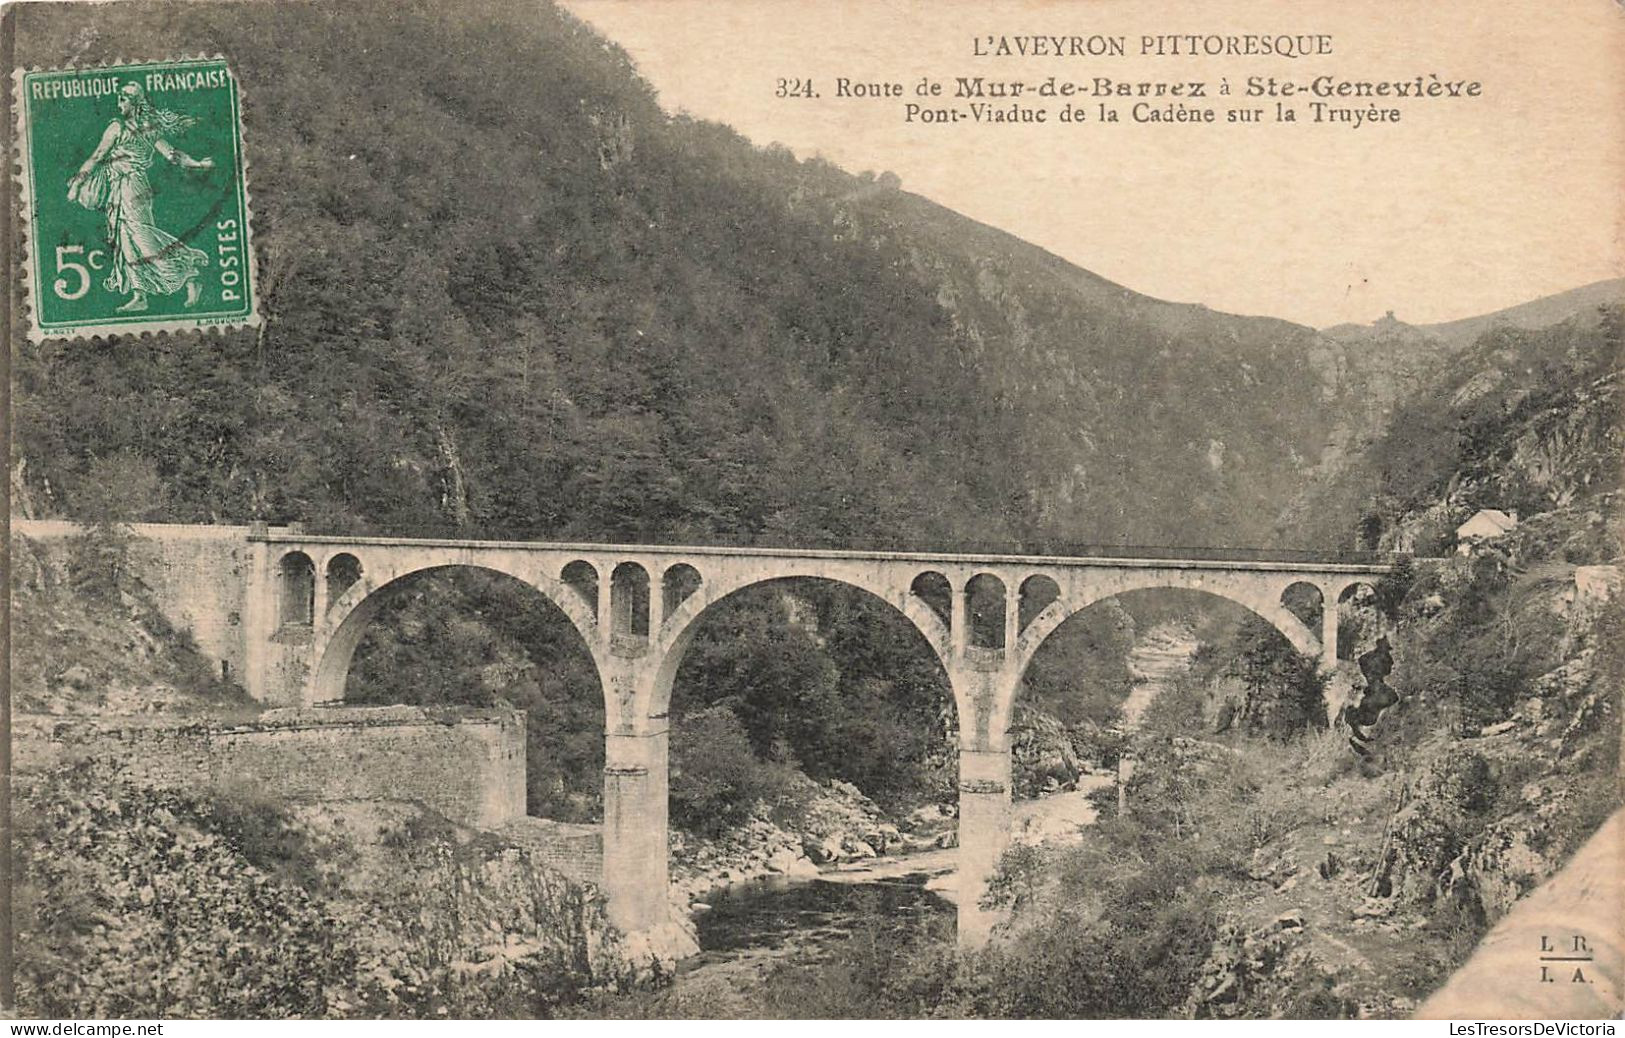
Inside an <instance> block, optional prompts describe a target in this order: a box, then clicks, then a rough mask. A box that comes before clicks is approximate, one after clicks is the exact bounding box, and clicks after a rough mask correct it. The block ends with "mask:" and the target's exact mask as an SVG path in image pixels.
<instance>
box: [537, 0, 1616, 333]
mask: <svg viewBox="0 0 1625 1038" xmlns="http://www.w3.org/2000/svg"><path fill="white" fill-rule="evenodd" d="M564 3H565V6H566V7H568V8H569V9H570V10H572V11H574V12H575V13H576V14H577V15H578V16H580V17H581V18H583V19H584V20H585V21H587V22H588V23H589V24H591V25H592V26H594V27H595V28H597V29H598V30H599V31H600V32H602V33H603V34H604V35H605V36H607V37H608V38H610V39H612V40H614V41H615V42H617V43H619V44H620V45H621V46H622V47H624V48H625V49H626V51H627V52H628V53H629V54H630V55H631V56H632V58H633V60H634V61H635V62H636V64H637V66H638V69H639V71H640V72H641V73H642V74H643V75H644V77H645V78H646V79H648V80H649V82H650V83H651V84H652V85H653V86H654V88H655V89H656V91H657V92H658V94H659V96H660V100H661V104H662V105H663V106H664V107H665V108H666V109H667V110H668V111H671V112H674V113H675V112H685V113H687V114H689V115H692V116H694V117H696V118H703V119H710V120H716V121H719V122H724V123H727V124H729V125H731V126H733V127H734V128H735V129H736V130H738V131H739V132H740V133H742V134H743V135H744V136H746V137H747V138H749V139H750V140H752V141H754V142H756V143H758V144H763V145H765V144H769V143H775V142H776V143H779V144H783V145H785V146H787V147H789V148H790V149H792V150H793V151H794V152H795V153H796V154H797V155H800V156H803V157H806V156H812V155H821V156H823V157H824V158H826V159H829V160H830V161H832V162H835V163H836V164H838V165H840V166H842V167H844V168H846V169H848V170H851V171H853V172H859V171H863V170H873V171H875V172H877V173H878V172H882V171H890V172H893V173H896V174H897V175H898V176H899V177H900V178H901V179H902V186H903V188H904V190H907V191H913V192H915V193H917V194H920V195H923V196H925V197H927V198H929V199H931V200H933V201H935V202H938V203H940V204H942V205H945V206H948V207H949V208H951V209H954V210H957V211H958V212H961V213H964V214H965V215H967V216H970V217H972V218H974V219H977V220H981V221H983V222H985V223H988V224H991V225H993V226H996V227H999V228H1001V229H1003V230H1006V231H1009V232H1011V233H1013V234H1015V235H1018V236H1019V237H1022V238H1024V239H1026V240H1028V241H1031V242H1033V243H1035V244H1037V245H1040V246H1042V247H1044V248H1046V249H1049V250H1050V251H1052V252H1054V253H1056V254H1058V255H1060V256H1063V257H1065V258H1066V259H1068V260H1070V261H1072V262H1074V263H1076V264H1078V265H1079V266H1082V267H1085V268H1087V269H1089V270H1092V271H1094V272H1095V273H1097V274H1100V275H1102V276H1104V277H1107V278H1110V279H1111V280H1113V281H1116V282H1118V283H1120V284H1122V285H1125V286H1127V287H1129V288H1131V289H1134V290H1135V291H1138V292H1142V293H1145V294H1147V295H1151V296H1155V297H1158V298H1162V299H1171V300H1176V301H1180V302H1200V303H1205V304H1207V305H1208V306H1211V307H1213V308H1215V309H1219V310H1226V311H1231V312H1235V313H1245V314H1268V315H1271V316H1276V317H1284V318H1287V319H1290V320H1294V321H1299V322H1302V323H1304V324H1309V325H1314V326H1318V327H1325V326H1327V325H1331V324H1336V323H1340V322H1343V321H1358V322H1366V321H1371V320H1374V319H1376V318H1378V317H1380V316H1382V314H1383V313H1384V312H1386V311H1389V310H1392V311H1394V312H1395V313H1396V315H1397V316H1398V317H1399V318H1400V319H1402V320H1406V321H1411V322H1413V323H1432V322H1437V321H1446V320H1452V319H1456V318H1460V317H1469V316H1474V315H1477V314H1482V313H1487V312H1490V311H1493V310H1497V309H1500V308H1502V307H1506V306H1511V305H1515V304H1517V303H1521V302H1526V301H1528V300H1530V299H1535V298H1539V297H1541V296H1544V295H1550V294H1552V293H1555V292H1561V291H1564V290H1566V289H1570V288H1575V287H1578V286H1580V285H1585V284H1590V283H1592V282H1595V281H1600V280H1603V279H1606V278H1611V277H1619V276H1621V275H1625V58H1622V55H1625V4H1621V3H1617V2H1615V0H1503V2H1497V3H1493V4H1489V3H1484V2H1482V0H1473V2H1460V0H1382V2H1381V3H1377V2H1371V0H1342V2H1338V3H1328V2H1324V0H1295V2H1291V3H1287V2H1283V0H1274V2H1265V0H1224V2H1217V0H1213V2H1208V3H1204V4H1198V3H1191V2H1189V0H1181V2H1177V3H1176V2H1173V0H1167V2H1164V0H1153V2H1141V0H1132V2H1131V0H1086V2H1074V3H1066V2H1056V0H1021V2H998V0H994V2H981V0H979V2H976V3H970V2H953V0H950V2H946V3H944V2H941V0H937V2H931V3H925V2H893V3H883V2H874V0H808V2H804V3H796V2H791V0H659V2H655V0H564ZM1184 33H1198V34H1245V33H1253V34H1260V35H1272V36H1273V35H1276V34H1281V33H1291V34H1324V35H1328V36H1330V37H1331V47H1332V53H1331V54H1330V55H1326V56H1310V57H1302V58H1297V59H1285V58H1280V57H1262V56H1254V57H1248V56H1228V57H1225V56H1221V57H1216V58H1207V57H1195V58H1188V57H1177V58H1176V57H1167V56H1163V57H1157V56H1149V57H1147V56H1143V55H1141V54H1140V53H1139V48H1140V38H1141V37H1142V36H1144V35H1152V34H1184ZM1032 34H1055V35H1063V36H1070V35H1079V36H1084V37H1088V36H1092V35H1101V36H1123V37H1126V38H1127V42H1128V47H1127V51H1128V53H1127V54H1126V55H1123V56H1118V57H1097V58H1091V57H1088V56H1080V57H1066V58H1053V57H1027V58H1022V57H1015V58H998V57H986V56H983V57H978V56H976V55H975V54H974V53H973V47H974V46H975V44H974V41H975V40H976V39H978V38H980V39H982V40H983V41H984V43H983V47H984V48H986V46H987V44H986V42H985V41H986V39H987V38H988V37H990V36H993V37H997V36H1000V35H1003V36H1016V35H1032ZM1435 73H1436V74H1437V75H1438V76H1439V77H1440V78H1441V79H1442V80H1445V81H1462V80H1465V81H1475V80H1476V81H1479V82H1481V83H1482V84H1483V85H1482V96H1481V97H1479V98H1477V99H1467V98H1458V99H1440V100H1433V101H1408V102H1397V103H1396V104H1397V105H1400V106H1402V107H1401V116H1400V121H1399V122H1398V123H1397V124H1378V125H1367V126H1362V127H1360V128H1350V127H1347V126H1343V125H1328V124H1321V125H1314V124H1311V123H1308V122H1307V121H1304V122H1300V123H1297V124H1285V123H1276V122H1274V121H1273V119H1267V121H1265V122H1263V123H1259V124H1250V125H1225V124H1219V125H1197V126H1192V125H1170V124H1151V123H1138V124H1137V123H1132V122H1130V121H1129V118H1130V111H1129V109H1130V107H1131V106H1132V104H1133V103H1134V100H1132V99H1131V100H1127V101H1124V100H1122V99H1118V100H1117V102H1116V103H1117V104H1118V105H1119V106H1120V107H1121V110H1122V116H1123V119H1124V122H1123V123H1120V124H1116V125H1107V124H1102V123H1099V122H1088V121H1086V122H1085V123H1083V124H1073V125H1063V124H1059V123H1058V122H1055V121H1054V120H1055V119H1056V115H1057V112H1058V109H1059V107H1060V105H1061V104H1063V103H1064V102H1061V101H1059V100H1057V99H1050V100H1049V101H1047V102H1039V103H1047V104H1049V105H1050V106H1051V107H1052V109H1053V110H1052V112H1051V115H1050V119H1051V120H1052V121H1051V122H1050V123H1049V124H1046V125H1044V126H1037V127H1034V126H989V125H977V124H966V123H963V122H962V123H960V124H958V125H951V126H943V125H935V124H932V125H928V124H923V123H918V122H916V123H913V124H909V123H906V122H904V121H903V107H902V106H903V105H904V104H906V103H907V102H909V101H912V100H918V99H917V98H915V97H913V96H905V97H903V98H877V99H873V100H869V99H850V98H849V99H839V98H835V97H833V96H832V95H833V94H834V93H835V88H836V80H837V78H838V77H845V78H848V79H850V80H851V81H853V82H860V81H861V82H873V81H880V82H899V83H902V84H904V87H905V90H907V91H912V90H913V88H914V86H915V84H917V83H918V82H919V81H920V79H921V78H922V77H926V76H930V77H933V78H936V79H940V80H943V81H945V84H946V85H945V90H948V91H951V90H952V88H953V82H954V79H955V77H958V76H978V75H980V76H985V77H990V78H994V79H1020V80H1023V81H1026V82H1030V83H1037V82H1041V81H1042V80H1043V79H1044V78H1046V77H1047V76H1049V75H1052V74H1056V75H1059V76H1060V77H1061V79H1062V80H1063V81H1066V80H1071V81H1082V82H1085V83H1088V84H1090V85H1091V86H1092V85H1093V84H1092V80H1093V77H1095V76H1106V77H1110V78H1111V79H1113V80H1116V81H1124V80H1127V81H1131V82H1138V81H1141V80H1150V81H1167V82H1178V81H1203V82H1206V83H1208V92H1209V97H1208V98H1207V99H1205V100H1202V101H1194V100H1193V101H1190V102H1189V103H1190V104H1192V105H1201V106H1208V107H1215V108H1217V109H1218V113H1219V116H1218V117H1219V119H1221V120H1223V119H1225V117H1226V112H1227V110H1228V109H1229V108H1232V107H1265V108H1266V115H1267V116H1273V105H1274V101H1273V100H1271V99H1269V98H1263V99H1246V98H1241V97H1236V96H1234V95H1232V97H1230V98H1219V97H1216V96H1213V92H1214V91H1215V90H1216V86H1215V84H1216V83H1217V81H1218V79H1219V78H1220V77H1221V76H1224V77H1227V78H1228V79H1229V80H1230V81H1231V84H1232V86H1233V87H1236V88H1238V89H1239V88H1240V85H1241V84H1242V82H1243V81H1245V80H1246V79H1247V77H1249V76H1260V77H1268V76H1272V75H1273V76H1276V77H1277V78H1278V79H1282V80H1292V81H1299V82H1303V81H1308V80H1311V79H1313V78H1314V77H1315V76H1319V75H1330V76H1335V77H1340V78H1347V79H1364V80H1378V79H1387V80H1403V79H1414V78H1415V77H1416V76H1418V75H1421V76H1429V75H1430V74H1435ZM780 77H800V78H811V79H812V80H813V81H814V84H815V87H816V88H817V90H818V91H819V93H820V94H821V95H822V96H821V97H820V98H818V99H795V98H778V97H775V96H774V95H775V90H776V86H777V80H778V79H779V78H780ZM1309 100H1314V98H1312V97H1310V98H1298V99H1293V103H1294V104H1295V105H1296V107H1297V109H1298V111H1299V114H1300V119H1305V120H1306V119H1307V118H1308V117H1309V115H1310V111H1309V109H1308V105H1307V101H1309ZM928 103H929V102H928ZM946 103H948V104H953V105H960V106H964V105H967V104H968V101H949V102H946ZM1006 103H1008V102H1006ZM1097 103H1098V102H1097V101H1096V100H1095V99H1092V98H1091V99H1087V100H1085V101H1083V105H1084V106H1085V108H1086V110H1092V109H1093V106H1094V105H1095V104H1097ZM1331 103H1334V104H1346V105H1354V104H1356V102H1353V101H1349V102H1335V101H1333V102H1331Z"/></svg>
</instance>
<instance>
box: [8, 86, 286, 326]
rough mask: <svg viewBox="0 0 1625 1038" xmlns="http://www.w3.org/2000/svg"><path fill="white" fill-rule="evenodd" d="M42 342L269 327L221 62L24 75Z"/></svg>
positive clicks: (233, 100) (28, 196) (27, 195)
mask: <svg viewBox="0 0 1625 1038" xmlns="http://www.w3.org/2000/svg"><path fill="white" fill-rule="evenodd" d="M16 85H17V112H18V119H19V122H20V126H19V133H18V138H19V141H20V143H21V145H22V170H23V185H22V186H23V190H22V199H23V218H24V220H25V221H26V229H27V233H28V251H27V263H28V278H29V284H28V298H29V309H30V317H31V319H30V322H29V335H30V338H31V339H33V340H34V341H36V342H37V341H40V340H43V339H47V338H62V337H73V336H89V335H111V334H118V333H139V332H143V331H179V330H185V329H191V328H204V327H212V326H232V325H252V324H257V323H258V320H259V318H258V312H257V308H256V300H255V298H254V263H253V254H252V252H251V251H250V248H249V239H248V234H249V210H248V185H247V183H246V178H245V176H244V172H243V154H242V132H241V127H240V116H239V112H240V108H239V98H238V92H237V81H236V79H235V78H234V77H233V76H232V74H231V70H230V69H229V68H228V67H227V65H226V62H225V60H224V59H220V58H205V59H197V60H184V61H168V62H155V63H150V64H138V65H137V64H132V65H109V66H103V67H101V68H81V69H57V70H50V71H34V70H20V71H19V72H18V73H17V84H16Z"/></svg>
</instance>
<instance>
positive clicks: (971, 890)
mask: <svg viewBox="0 0 1625 1038" xmlns="http://www.w3.org/2000/svg"><path fill="white" fill-rule="evenodd" d="M29 525H37V524H28V523H20V524H18V526H19V529H17V532H19V533H24V534H27V533H29V532H30V531H29V530H28V529H27V527H28V526H29ZM165 531H174V535H173V537H169V535H167V534H166V533H165ZM136 532H137V533H138V534H139V535H140V536H142V537H144V538H156V539H157V540H158V541H159V542H160V543H164V542H165V541H166V537H169V540H170V541H171V542H172V543H175V544H179V545H180V546H181V547H180V548H179V549H178V551H177V552H176V553H174V558H173V561H174V566H173V567H172V568H173V569H177V570H178V571H180V573H181V575H180V576H177V577H175V578H174V579H175V580H177V581H178V582H179V584H180V585H182V586H181V587H179V588H177V589H175V590H177V591H180V592H182V594H181V595H180V597H182V598H185V594H184V592H185V590H186V587H185V585H188V584H190V585H192V586H193V587H194V588H195V590H196V592H197V596H198V597H197V600H198V601H201V602H203V603H205V606H204V607H203V608H202V609H201V610H200V612H208V613H210V614H211V615H209V616H203V615H199V616H196V617H192V618H191V619H192V620H193V626H194V630H196V629H197V628H198V627H199V626H208V624H211V623H212V624H214V625H216V627H218V626H219V625H220V623H221V620H220V616H219V615H218V614H219V613H221V612H228V613H229V618H230V623H229V625H228V627H229V630H222V631H214V632H213V633H212V634H210V635H208V636H204V635H200V637H199V643H200V645H202V646H204V647H205V648H206V649H207V648H208V646H209V644H210V643H213V642H218V643H220V645H221V646H222V649H221V650H220V651H219V654H220V657H221V659H222V662H223V669H226V668H227V667H228V666H229V667H236V668H240V671H241V673H240V674H237V675H235V676H236V677H238V678H239V680H240V681H241V682H242V684H243V685H244V686H245V687H246V688H247V690H248V692H249V693H250V694H251V695H252V696H253V697H254V698H256V699H258V700H260V701H262V702H266V703H268V704H274V705H278V706H312V705H320V704H329V703H338V702H341V701H342V700H343V699H344V691H345V680H346V676H347V673H348V671H349V668H350V662H351V658H352V656H353V654H354V653H355V650H356V648H357V646H358V645H359V643H360V641H361V638H362V635H363V634H364V633H365V631H366V629H367V625H368V623H369V622H370V621H371V619H372V618H373V616H374V615H375V614H376V613H377V611H378V609H379V608H380V607H381V605H382V604H383V602H384V601H385V595H384V594H383V593H382V592H385V591H386V590H387V589H389V588H390V587H391V585H394V584H396V583H397V582H398V581H401V580H403V579H404V578H407V577H409V576H411V575H413V574H417V573H422V572H425V571H429V570H438V569H446V568H452V567H466V568H475V569H485V570H491V571H495V572H497V573H502V574H506V575H507V576H509V577H512V578H515V579H517V580H519V581H522V582H523V583H525V584H527V585H529V586H530V587H532V588H534V589H536V590H537V591H539V592H540V593H541V594H542V595H544V596H546V598H547V599H548V600H549V601H551V602H552V603H553V604H554V605H556V606H557V607H558V608H559V610H560V611H562V612H563V614H564V615H565V616H566V617H567V618H568V619H569V621H570V623H571V624H572V625H573V626H574V627H575V629H576V630H577V631H578V632H579V633H580V635H581V637H582V639H583V641H584V642H585V644H586V647H587V649H588V651H589V652H590V653H591V655H592V658H593V660H594V662H595V663H596V664H597V667H598V672H599V677H600V679H601V682H602V686H603V691H604V717H605V733H604V734H605V740H606V747H605V768H604V823H603V848H604V887H605V894H606V896H607V898H608V902H609V907H610V914H611V918H612V920H613V921H614V922H615V924H616V925H617V926H619V927H620V928H621V929H623V930H624V931H626V932H628V933H637V932H642V931H653V930H656V929H659V928H661V927H663V926H664V925H665V924H666V922H667V918H668V911H669V909H668V904H667V732H668V727H669V722H668V716H667V707H668V703H669V702H670V698H671V691H672V682H673V679H674V678H675V677H676V674H677V669H678V665H679V663H680V662H681V661H682V658H683V654H684V651H685V650H686V648H687V646H688V644H689V642H690V640H691V639H692V638H693V636H694V634H695V632H696V630H697V629H698V626H699V621H700V620H701V618H702V617H703V616H704V615H705V613H706V611H707V610H708V609H709V608H710V607H711V606H712V605H714V604H715V603H717V602H719V601H721V600H722V599H724V598H726V597H728V596H729V595H732V594H734V593H735V592H738V591H740V590H742V589H744V588H747V587H751V586H753V585H758V584H762V583H764V582H768V581H774V580H781V579H786V578H798V577H806V578H816V579H822V580H827V581H834V582H838V583H841V584H844V585H847V586H849V587H852V588H856V589H859V590H860V591H863V592H867V593H868V594H870V595H873V596H874V597H876V598H878V599H880V600H881V601H883V602H886V603H887V604H889V605H891V606H892V607H893V608H895V609H896V610H897V611H898V612H900V613H901V614H902V615H903V616H904V617H906V618H907V620H908V621H909V622H910V623H911V624H913V626H914V627H915V628H916V629H917V630H918V631H919V633H920V634H921V636H922V637H923V638H924V640H925V642H926V643H927V644H929V645H930V647H931V650H932V651H933V652H934V653H935V654H936V657H937V659H938V660H939V661H940V663H941V665H942V669H943V671H944V673H945V674H946V677H947V682H948V685H949V687H950V688H951V690H952V693H953V697H954V702H955V704H956V707H957V710H958V717H959V742H960V744H959V802H960V810H959V862H958V869H959V927H960V940H961V943H964V944H975V943H978V942H980V941H981V940H982V939H984V938H985V935H986V933H987V931H988V929H989V927H990V925H991V923H992V919H991V918H990V917H989V916H988V915H987V914H986V913H984V912H983V911H982V910H981V909H980V908H979V906H978V902H979V900H980V897H981V893H982V891H983V890H984V889H985V885H986V882H987V879H988V877H989V876H990V875H991V873H992V871H993V868H994V866H995V864H996V863H997V861H998V858H999V856H1000V854H1001V853H1002V852H1003V849H1004V847H1005V844H1006V840H1007V836H1008V829H1009V815H1010V802H1011V792H1010V790H1011V755H1010V740H1009V726H1010V719H1011V712H1012V709H1013V707H1014V705H1015V701H1016V697H1017V693H1018V690H1019V687H1020V684H1021V678H1022V675H1023V673H1024V671H1025V670H1026V668H1027V665H1028V663H1029V662H1030V661H1031V660H1032V658H1033V655H1034V654H1035V653H1036V652H1037V650H1038V648H1039V646H1040V645H1041V644H1043V642H1044V640H1045V638H1046V637H1048V636H1049V635H1050V634H1051V633H1052V632H1053V631H1054V630H1055V629H1056V628H1057V627H1059V626H1060V625H1061V624H1062V623H1063V622H1065V621H1066V619H1067V618H1068V617H1070V616H1072V615H1073V614H1075V613H1077V612H1079V611H1080V610H1083V609H1085V608H1087V607H1088V606H1090V605H1091V604H1093V603H1096V602H1099V601H1101V600H1103V599H1106V598H1110V597H1112V596H1114V595H1120V594H1123V593H1125V592H1130V591H1137V590H1143V589H1155V588H1177V589H1184V590H1188V591H1196V592H1202V593H1205V594H1209V595H1216V596H1219V597H1222V598H1226V599H1229V600H1231V601H1233V602H1237V603H1239V604H1241V605H1242V606H1245V607H1246V608H1248V609H1250V610H1252V611H1253V612H1254V613H1255V614H1257V615H1258V616H1260V617H1262V618H1263V619H1264V620H1266V621H1268V622H1269V623H1271V624H1272V625H1274V626H1275V627H1276V628H1277V629H1278V630H1279V631H1280V632H1281V633H1282V635H1284V636H1285V637H1286V639H1287V641H1289V642H1290V643H1291V644H1292V645H1293V646H1294V647H1295V648H1296V649H1297V650H1298V651H1299V652H1301V653H1304V654H1305V655H1308V656H1311V657H1316V658H1318V659H1320V661H1321V664H1322V666H1323V668H1327V669H1330V668H1334V667H1335V666H1336V664H1337V656H1336V652H1337V625H1338V609H1337V604H1338V603H1339V602H1340V601H1342V600H1343V599H1344V598H1345V597H1346V596H1347V595H1348V594H1349V593H1350V592H1351V591H1352V590H1353V589H1354V588H1356V587H1358V586H1359V585H1361V584H1368V585H1369V584H1371V583H1372V582H1374V581H1375V580H1376V578H1378V577H1379V576H1380V575H1381V574H1383V573H1385V572H1387V571H1388V569H1389V568H1390V567H1389V566H1388V565H1385V564H1368V563H1348V562H1325V561H1309V560H1307V559H1305V558H1303V557H1301V556H1300V557H1298V558H1297V560H1296V561H1293V560H1291V559H1290V558H1289V557H1287V556H1272V557H1270V558H1265V557H1263V556H1261V555H1260V554H1259V553H1252V555H1251V557H1232V558H1224V557H1218V556H1217V554H1216V555H1215V557H1208V558H1196V557H1188V558H1158V557H1115V556H1077V557H1060V556H1057V557H1051V556H1022V555H998V554H940V553H902V552H881V551H824V550H785V549H773V548H727V547H674V546H655V545H610V544H557V543H540V542H502V541H460V540H431V539H406V538H394V537H345V536H325V535H315V534H307V533H304V532H302V531H301V530H300V529H299V528H298V527H265V526H255V527H179V526H177V527H167V526H159V525H156V524H149V525H143V526H140V527H138V528H137V530H136ZM199 560H204V561H199ZM211 560H212V561H211ZM223 569H224V571H223ZM187 574H191V576H187ZM222 582H227V584H229V585H231V586H229V587H224V588H223V587H222ZM1295 585H1306V588H1300V589H1299V591H1298V594H1307V595H1308V596H1309V598H1310V600H1311V601H1312V600H1313V599H1315V598H1318V600H1319V602H1320V603H1321V608H1320V610H1319V611H1320V614H1321V619H1320V623H1319V624H1318V626H1319V628H1320V629H1319V630H1311V629H1310V627H1309V625H1307V624H1306V623H1305V622H1304V621H1303V620H1301V619H1300V618H1299V616H1298V614H1297V613H1295V612H1294V611H1293V610H1291V609H1288V608H1287V606H1286V605H1285V604H1284V599H1285V597H1286V596H1287V594H1288V591H1289V589H1292V588H1293V587H1294V586H1295ZM171 597H175V596H174V595H172V596H171ZM1301 611H1302V610H1300V612H1301ZM228 657H229V658H230V661H229V662H227V661H228Z"/></svg>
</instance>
